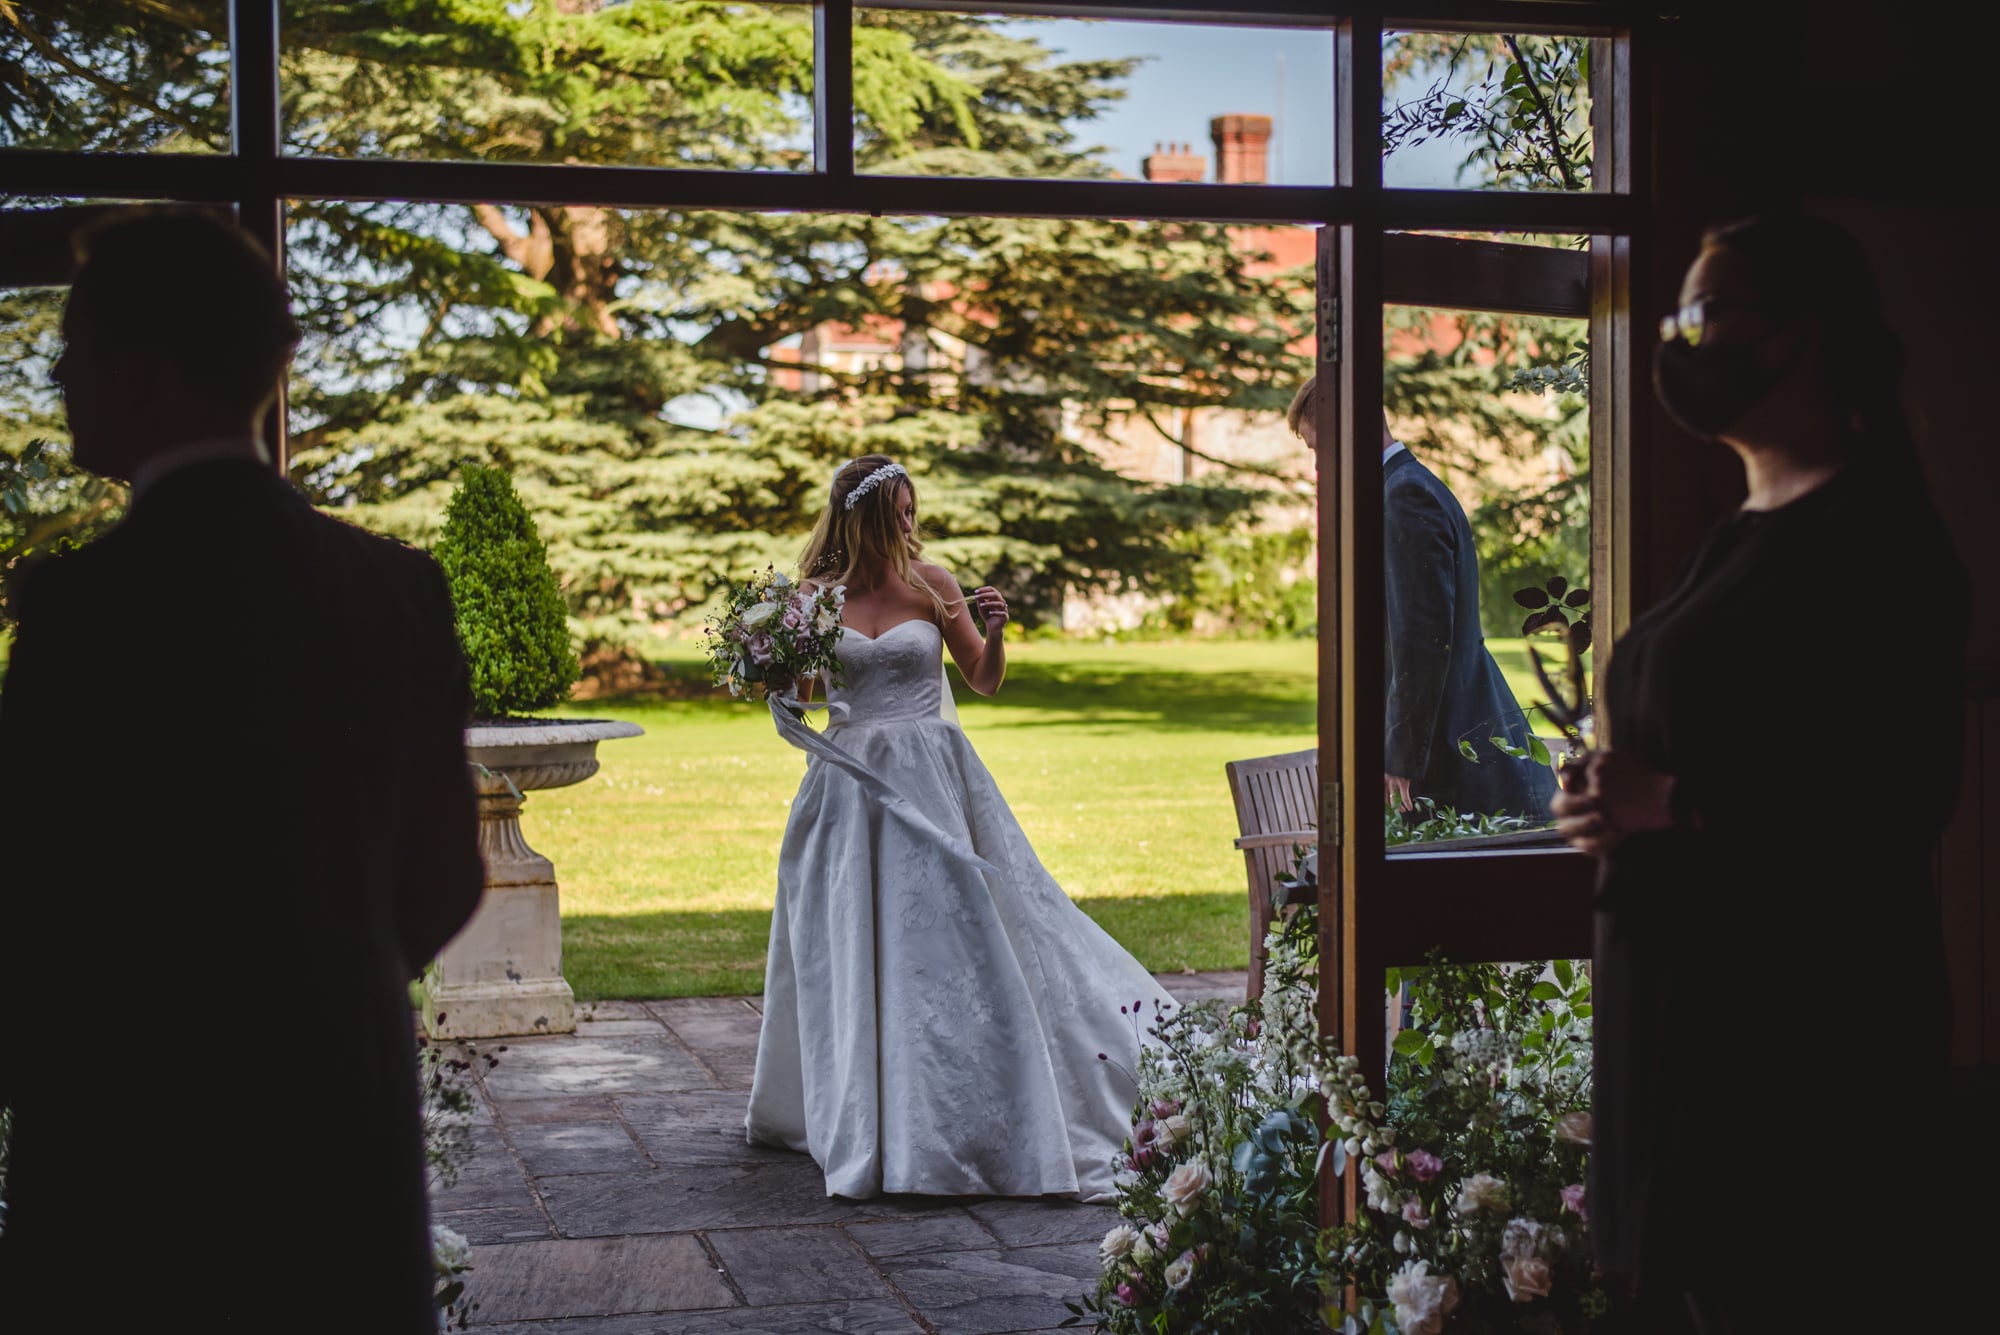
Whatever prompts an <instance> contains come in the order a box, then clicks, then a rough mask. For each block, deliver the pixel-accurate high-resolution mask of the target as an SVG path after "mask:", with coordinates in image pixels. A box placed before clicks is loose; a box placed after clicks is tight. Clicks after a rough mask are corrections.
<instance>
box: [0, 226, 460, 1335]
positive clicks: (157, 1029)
mask: <svg viewBox="0 0 2000 1335" xmlns="http://www.w3.org/2000/svg"><path fill="white" fill-rule="evenodd" d="M79 250H80V259H81V260H82V266H81V268H80V270H79V271H78V273H77V276H76V281H75V285H74V286H73V288H72V289H71V292H70V296H69V303H68V307H67V310H66V312H65V314H64V320H63V332H64V337H65V351H64V352H63V355H62V358H61V360H60V361H59V362H58V363H57V366H56V372H55V378H56V380H57V383H58V384H59V385H60V386H61V388H62V391H63V395H64V398H65V401H66V403H67V407H68V414H69V424H70V429H71V433H72V436H73V439H74V442H75V451H76V458H77V461H78V462H79V463H81V464H83V465H84V466H85V467H87V468H89V469H91V470H93V471H95V472H98V473H102V474H106V475H109V476H111V477H115V478H122V479H128V480H129V481H130V482H131V484H132V502H131V507H130V510H129V512H128V514H127V516H126V517H125V519H124V520H123V522H122V523H120V524H119V525H118V526H117V527H116V528H115V529H113V530H112V531H111V532H110V533H109V534H107V535H106V536H104V537H103V538H101V539H100V540H98V541H97V542H95V543H93V544H91V545H89V546H87V547H84V548H82V549H80V550H77V551H74V552H71V553H68V554H65V555H63V556H59V557H57V558H55V559H53V560H50V561H49V562H47V563H46V564H44V565H42V566H40V567H39V568H37V569H35V570H34V571H32V572H31V573H30V575H29V576H28V577H27V578H26V579H25V580H24V581H23V583H22V585H21V587H20V589H19V591H18V594H17V601H16V604H15V606H16V610H17V613H18V622H19V627H18V636H17V638H16V640H15V644H14V649H13V660H12V663H11V665H10V666H9V669H8V672H7V676H6V681H5V686H4V691H0V813H4V814H0V820H4V822H5V827H4V828H5V836H4V840H5V842H4V848H5V858H6V861H5V868H4V875H5V879H4V881H0V1000H3V1001H4V1005H5V1014H6V1016H7V1021H6V1026H5V1028H4V1029H0V1102H4V1103H8V1104H11V1105H12V1107H13V1110H14V1123H15V1127H14V1154H13V1166H12V1176H11V1179H10V1181H9V1182H8V1195H9V1197H10V1198H11V1199H10V1203H9V1210H8V1214H7V1220H6V1233H5V1235H4V1236H0V1329H9V1330H16V1329H18V1330H21V1331H23V1332H25V1331H28V1330H31V1329H32V1330H40V1329H48V1328H52V1326H51V1323H53V1324H55V1325H61V1326H64V1327H66V1328H67V1327H75V1326H77V1325H78V1323H82V1324H87V1325H88V1324H97V1323H98V1322H100V1321H111V1322H114V1323H115V1321H116V1319H117V1318H116V1317H115V1316H110V1315H107V1313H109V1312H113V1311H116V1310H117V1306H118V1305H119V1304H121V1303H126V1302H135V1301H136V1302H139V1303H142V1304H143V1307H144V1310H145V1311H146V1312H148V1313H152V1314H155V1315H157V1316H158V1317H160V1318H161V1319H163V1320H168V1321H173V1320H181V1321H191V1322H193V1323H194V1325H195V1326H196V1327H197V1328H200V1329H213V1328H226V1329H260V1330H277V1329H283V1330H299V1329H311V1330H315V1331H318V1330H328V1331H333V1330H338V1331H343V1332H356V1333H358V1332H363V1331H366V1332H398V1333H400V1332H418V1331H424V1332H430V1331H435V1329H436V1316H435V1313H434V1311H433V1309H432V1307H431V1299H430V1293H431V1287H432V1274H431V1267H430V1260H429V1254H430V1246H429V1237H428V1228H427V1225H426V1217H425V1202H424V1188H423V1180H424V1179H423V1163H422V1153H421V1147H422V1139H421V1129H420V1123H419V1112H418V1091H417V1082H416V1070H415V1053H414V1047H413V1043H412V1025H411V1015H410V1005H409V996H408V984H409V981H410V980H411V978H412V977H414V976H415V975H416V974H418V973H419V972H420V971H421V970H422V968H423V967H424V965H425V963H426V962H427V961H428V960H429V959H430V958H431V957H432V955H433V954H434V953H435V952H436V951H437V950H438V948H439V947H440V946H442V945H443V944H444V942H445V941H446V939H447V938H449V937H450V936H451V935H452V933H453V932H455V931H456V930H457V929H458V927H459V926H460V925H461V924H462V923H464V922H465V920H466V918H467V917H468V916H469V915H470V914H471V912H472V910H473V908H474V906H475V904H476V903H477V902H478V898H479V894H480V885H481V879H482V877H481V868H480V861H479V854H478V850H477V844H476V816H475V811H474V806H473V796H472V790H471V786H470V783H469V780H468V777H467V772H466V763H465V754H464V748H463V744H462V734H461V728H462V726H463V724H464V720H465V715H466V704H467V696H466V692H467V686H466V677H465V668H464V664H463V662H462V661H461V659H460V656H459V652H458V647H457V642H456V637H455V634H454V631H453V625H452V611H451V603H450V597H449V594H448V593H447V591H446V588H445V584H444V580H443V578H442V576H441V575H440V574H439V572H438V570H437V568H436V566H435V565H434V564H433V563H432V561H431V560H430V559H429V558H428V557H427V556H425V555H424V554H422V553H420V552H417V551H413V550H411V549H409V548H406V547H403V546H401V545H399V544H397V543H394V542H390V541H388V540H386V539H383V538H378V537H374V536H371V535H369V534H366V533H363V532H361V531H360V530H358V529H355V528H352V527H350V526H348V525H346V524H342V523H339V522H337V521H335V520H333V519H329V518H327V517H325V516H323V515H321V514H319V513H318V512H317V511H315V510H314V509H313V508H312V507H311V506H310V505H308V504H307V503H306V502H305V500H304V499H303V498H301V497H300V496H299V495H298V494H297V493H296V492H294V491H293V490H292V488H291V487H290V486H289V485H288V484H287V483H286V482H285V480H284V479H283V478H282V477H280V476H279V475H278V474H277V472H276V471H274V470H273V468H272V467H271V464H270V462H269V460H268V456H267V455H266V452H265V447H264V445H263V444H262V442H261V441H260V440H259V438H258V424H259V422H260V421H261V419H262V417H263V415H264V413H265V411H266V409H267V408H268V407H269V405H270V403H271V402H272V398H273V395H274V394H275V392H276V390H277V386H278V382H279V377H280V376H281V375H282V374H283V372H284V368H285V365H286V363H287V362H288V361H289V360H290V357H291V351H292V347H293V345H294V344H295V343H296V342H297V339H298V331H297V328H296V326H295V325H294V324H293V323H292V319H291V316H290V314H289V312H288V310H287V303H286V296H285V289H284V285H283V282H282V280H281V279H280V277H279V276H278V274H277V272H276V270H275V268H274V266H273V264H272V262H271V259H270V257H269V256H268V255H266V254H264V253H263V252H262V251H261V250H260V249H259V248H258V247H257V246H256V244H255V243H254V242H253V241H251V239H250V238H249V237H248V236H247V235H246V234H245V233H244V232H242V231H241V230H240V229H239V228H237V227H235V226H234V225H233V224H229V223H226V222H222V221H220V220H218V219H216V218H214V217H212V216H209V215H206V214H201V213H195V212H190V211H153V212H142V213H137V214H132V215H120V216H119V217H117V218H114V219H113V220H112V221H110V222H109V223H108V224H106V225H104V226H102V227H101V228H99V229H97V230H95V231H94V232H92V233H91V234H90V235H89V236H87V237H86V238H85V239H84V241H83V243H82V245H81V246H80V248H79ZM84 1276H87V1277H88V1278H87V1279H83V1278H82V1277H84ZM106 1285H109V1286H112V1288H113V1289H114V1290H115V1291H107V1290H106V1288H105V1286H106ZM107 1302H109V1303H110V1304H112V1306H111V1307H109V1308H107V1307H105V1306H104V1305H103V1304H105V1303H107ZM86 1313H88V1316H87V1317H86V1315H85V1314H86ZM31 1314H32V1315H33V1316H34V1317H37V1318H39V1319H38V1320H34V1321H30V1319H29V1318H30V1316H31ZM59 1314H62V1315H61V1316H60V1318H59Z"/></svg>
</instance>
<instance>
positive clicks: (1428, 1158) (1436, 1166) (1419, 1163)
mask: <svg viewBox="0 0 2000 1335" xmlns="http://www.w3.org/2000/svg"><path fill="white" fill-rule="evenodd" d="M1403 1162H1404V1164H1405V1165H1407V1166H1408V1167H1409V1170H1410V1176H1411V1177H1413V1178H1415V1179H1416V1180H1417V1181H1419V1182H1428V1181H1430V1180H1431V1179H1432V1178H1434V1177H1436V1176H1437V1175H1438V1174H1439V1173H1441V1172H1443V1171H1444V1160H1442V1159H1440V1158H1438V1157H1437V1155H1435V1154H1432V1153H1431V1152H1430V1151H1429V1150H1411V1151H1410V1152H1409V1153H1408V1154H1406V1155H1404V1156H1403Z"/></svg>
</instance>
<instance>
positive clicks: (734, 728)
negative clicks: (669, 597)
mask: <svg viewBox="0 0 2000 1335" xmlns="http://www.w3.org/2000/svg"><path fill="white" fill-rule="evenodd" d="M1313 654H1314V648H1313V645H1312V644H1311V643H1310V642H1300V641H1285V642H1269V643H1267V642H1226V643H1222V642H1206V643H1199V642H1198V643H1187V644H1123V645H1110V644H1073V643H1051V642H1047V641H1043V642H1036V643H1030V644H1021V645H1010V646H1009V655H1010V666H1009V672H1008V679H1007V686H1006V689H1004V690H1003V691H1002V692H1001V693H1000V696H999V697H998V698H997V699H995V700H990V701H988V700H980V699H978V698H977V697H973V696H970V695H969V694H968V693H965V692H963V691H961V693H960V704H959V709H960V715H961V721H962V722H963V724H964V726H965V729H966V732H967V733H968V734H969V735H970V736H971V737H972V740H973V743H974V745H976V746H977V747H978V748H979V752H980V755H981V757H982V758H983V759H984V760H985V761H986V763H987V765H988V766H989V767H990V768H991V769H992V771H993V774H994V777H995V778H996V779H997V780H998V781H999V784H1000V788H1001V791H1002V792H1003V793H1005V794H1006V796H1007V798H1008V801H1009V802H1010V804H1011V805H1012V806H1013V808H1014V812H1015V814H1016V815H1017V816H1018V817H1019V818H1020V821H1021V824H1022V825H1023V826H1024V827H1025V828H1026V829H1027V832H1028V836H1029V838H1031V839H1032V840H1033V841H1034V843H1035V847H1036V848H1037V850H1039V852H1040V853H1041V856H1042V860H1043V861H1044V862H1045V863H1046V864H1047V866H1048V868H1049V870H1050V871H1051V872H1052V873H1053V874H1054V875H1055V877H1056V879H1057V880H1058V881H1059V882H1061V883H1062V885H1063V886H1064V888H1066V889H1067V890H1068V891H1069V892H1070V894H1071V895H1072V896H1074V897H1075V898H1076V900H1077V901H1078V902H1079V903H1080V904H1081V905H1082V906H1083V908H1084V910H1085V911H1086V912H1088V913H1089V914H1090V915H1091V916H1092V917H1093V918H1095V919H1096V920H1097V921H1098V922H1100V923H1102V924H1103V925H1104V927H1105V928H1106V929H1107V930H1108V931H1110V932H1111V934H1112V935H1113V936H1115V937H1117V938H1118V939H1119V940H1120V941H1122V942H1123V943H1124V944H1125V945H1126V946H1127V947H1128V948H1129V949H1131V950H1132V951H1133V952H1134V953H1135V954H1137V955H1138V956H1139V957H1140V958H1141V959H1142V960H1144V961H1145V962H1146V964H1147V965H1148V966H1149V967H1151V968H1153V969H1180V968H1195V969H1226V968H1242V967H1243V966H1244V964H1245V963H1246V962H1247V960H1248V957H1249V945H1248V941H1247V939H1246V932H1247V930H1248V927H1247V922H1248V918H1247V914H1248V901H1247V895H1246V889H1245V884H1244V879H1243V859H1242V855H1241V854H1239V853H1237V852H1236V851H1235V850H1234V849H1232V848H1231V847H1230V840H1231V839H1233V838H1234V837H1235V834H1236V818H1235V814H1234V812H1233V810H1232V808H1231V806H1230V802H1229V788H1228V782H1227V780H1226V779H1225V778H1224V777H1223V772H1222V767H1223V764H1224V763H1225V762H1226V761H1229V760H1234V759H1238V758H1241V757H1245V756H1257V755H1267V754H1270V753H1271V752H1275V751H1289V750H1297V749H1299V748H1301V747H1307V746H1311V745H1313V743H1314V736H1313V698H1314V696H1313V690H1314V666H1313ZM570 712H571V713H574V714H577V715H583V716H609V717H616V718H622V719H629V720H631V721H632V722H635V723H638V724H640V725H641V726H643V727H644V728H645V729H646V735H645V736H644V737H642V738H635V739H632V740H629V741H619V742H609V743H606V744H605V745H604V746H603V747H601V748H600V749H599V755H600V757H601V758H602V760H603V763H604V768H603V769H602V770H601V771H600V772H599V774H598V775H597V777H596V778H594V779H592V780H590V781H589V782H587V783H585V784H582V785H579V786H577V787H574V788H567V789H561V790H558V791H554V792H548V793H541V794H534V795H531V796H530V798H529V802H528V806H527V809H526V811H525V812H524V814H523V817H522V826H523V829H524V831H525V832H526V834H527V837H528V841H529V842H530V843H531V844H533V845H534V847H535V848H537V849H539V850H540V851H541V852H543V853H545V854H547V855H548V856H549V857H551V858H552V859H554V861H555V864H556V875H557V878H558V880H560V881H561V883H562V901H563V962H564V972H565V973H566V974H567V975H568V976H569V979H570V983H571V985H572V986H573V987H575V989H576V991H577V995H579V996H581V997H635V996H646V997H659V996H676V995H688V994H715V993H742V992H755V991H758V990H759V989H760V988H761V987H762V986H763V968H764V963H763V961H764V942H765V937H766V934H767V932H768V931H769V926H770V913H771V896H772V891H773V887H774V886H775V884H776V878H777V859H778V840H779V836H780V835H781V834H782V832H783V830H784V824H785V812H786V804H787V803H788V802H789V801H790V799H791V797H792V794H793V792H794V790H795V789H796V788H797V786H798V781H799V776H800V774H801V773H802V772H803V770H804V766H805V758H804V757H803V756H802V755H801V754H800V753H799V752H797V751H795V750H793V749H792V748H791V747H789V746H787V745H786V744H785V743H784V742H783V741H781V740H780V739H779V738H778V736H777V735H776V733H775V732H774V731H773V729H772V727H771V722H770V718H769V716H768V715H767V714H765V713H764V712H763V711H762V710H761V709H759V708H752V707H749V706H745V705H740V704H731V703H728V702H720V701H710V700H687V701H670V702H666V703H649V704H638V703H632V702H593V703H591V704H588V705H580V706H576V707H574V708H573V709H572V710H571V711H570Z"/></svg>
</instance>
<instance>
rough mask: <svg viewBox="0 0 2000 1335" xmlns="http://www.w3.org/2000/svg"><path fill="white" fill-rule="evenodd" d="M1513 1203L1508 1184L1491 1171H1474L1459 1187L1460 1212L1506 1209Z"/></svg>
mask: <svg viewBox="0 0 2000 1335" xmlns="http://www.w3.org/2000/svg"><path fill="white" fill-rule="evenodd" d="M1509 1204H1511V1201H1510V1199H1509V1197H1508V1195H1507V1184H1506V1183H1505V1182H1502V1181H1501V1180H1500V1179H1499V1178H1497V1177H1494V1176H1493V1175H1492V1174H1491V1173H1474V1174H1473V1175H1472V1176H1471V1177H1468V1178H1467V1179H1465V1182H1464V1185H1462V1186H1461V1187H1459V1189H1458V1212H1459V1213H1460V1214H1478V1213H1479V1212H1480V1211H1482V1210H1504V1209H1506V1208H1507V1207H1508V1205H1509Z"/></svg>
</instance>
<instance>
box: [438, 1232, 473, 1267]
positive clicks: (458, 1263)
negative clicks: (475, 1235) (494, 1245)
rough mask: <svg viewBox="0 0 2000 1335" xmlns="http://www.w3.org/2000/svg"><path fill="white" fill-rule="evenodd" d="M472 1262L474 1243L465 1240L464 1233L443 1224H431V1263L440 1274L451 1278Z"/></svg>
mask: <svg viewBox="0 0 2000 1335" xmlns="http://www.w3.org/2000/svg"><path fill="white" fill-rule="evenodd" d="M471 1262H472V1244H471V1243H469V1242H467V1241H466V1240H465V1235H464V1234H462V1233H458V1232H455V1231H454V1230H452V1229H449V1228H446V1227H445V1226H444V1225H443V1224H432V1225H431V1265H432V1267H433V1268H435V1269H436V1271H437V1273H438V1274H439V1275H441V1276H444V1277H446V1278H449V1277H451V1276H452V1275H455V1274H457V1273H458V1272H459V1271H461V1270H464V1269H465V1268H466V1267H467V1266H469V1265H470V1264H471Z"/></svg>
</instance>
